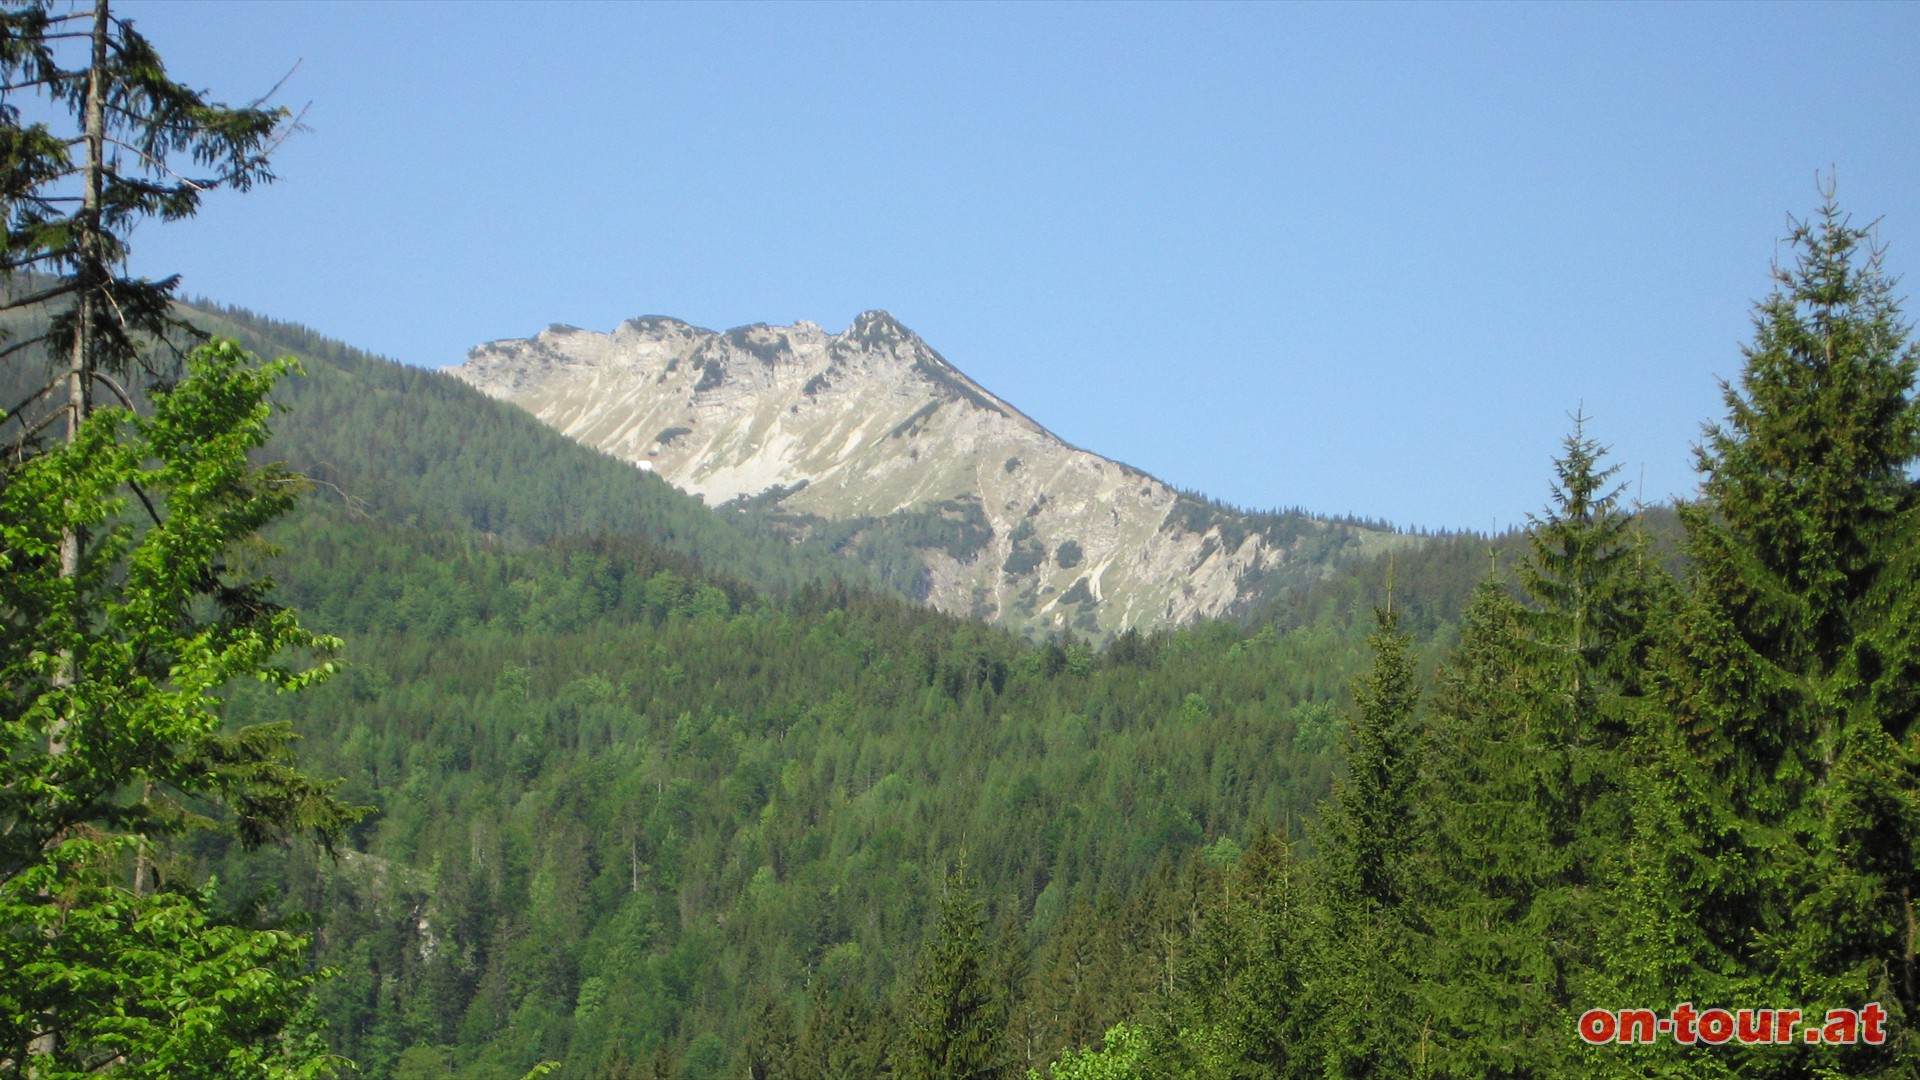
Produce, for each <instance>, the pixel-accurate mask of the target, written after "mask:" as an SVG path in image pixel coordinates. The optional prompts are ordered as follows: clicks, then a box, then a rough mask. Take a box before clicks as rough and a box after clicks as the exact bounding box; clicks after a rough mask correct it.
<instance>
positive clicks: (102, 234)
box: [0, 0, 357, 1078]
mask: <svg viewBox="0 0 1920 1080" xmlns="http://www.w3.org/2000/svg"><path fill="white" fill-rule="evenodd" d="M23 96H24V97H27V98H33V99H38V104H36V105H35V106H33V107H32V108H31V109H23V107H22V105H21V104H20V98H21V97H23ZM30 113H31V114H32V115H34V116H35V118H34V119H33V120H32V121H31V122H29V121H28V120H27V119H26V118H27V116H28V115H29V114H30ZM63 114H64V115H65V116H67V117H68V118H69V119H70V121H71V124H72V129H71V130H70V131H69V130H60V128H59V125H58V124H57V123H56V122H52V121H49V120H45V119H41V118H40V117H42V116H49V115H50V116H60V115H63ZM287 119H288V118H287V116H286V113H285V112H284V110H280V109H273V108H263V107H260V106H258V105H256V106H252V107H247V108H240V109H231V108H226V107H223V106H220V105H217V104H213V103H210V102H208V101H207V100H206V98H205V97H204V95H202V94H201V93H199V92H197V91H194V90H191V89H190V88H188V87H186V86H184V85H183V84H180V83H178V82H176V81H174V80H172V79H171V78H170V77H168V75H167V73H166V71H165V68H164V66H163V65H162V63H161V60H160V57H159V55H158V54H157V52H156V51H155V50H154V49H153V47H152V46H151V45H150V44H149V43H148V42H147V41H146V40H145V39H144V38H143V37H141V36H140V35H139V34H138V33H136V32H135V31H134V29H133V27H132V24H131V23H129V22H127V21H126V20H124V19H119V18H116V17H115V16H114V15H113V13H112V12H111V10H110V9H109V6H108V3H107V0H95V4H94V6H93V7H91V8H89V9H86V10H83V11H72V12H67V13H56V12H55V10H54V8H53V7H52V5H50V4H47V3H30V4H26V5H22V6H17V7H12V8H9V9H7V10H4V11H0V204H3V205H0V211H3V212H0V217H3V218H4V226H5V230H6V231H5V242H4V248H3V249H0V284H4V285H5V286H6V290H5V293H4V296H3V297H0V309H3V310H4V312H5V313H6V314H7V320H6V324H5V330H6V331H8V332H9V333H10V337H11V340H10V341H9V342H8V343H7V345H6V347H5V349H4V351H0V356H4V357H6V358H9V359H10V361H11V362H12V363H15V364H21V363H31V362H32V358H33V357H34V356H35V355H36V354H38V355H40V356H42V357H44V358H45V360H46V362H47V365H48V366H47V372H48V377H47V378H46V379H44V380H43V381H42V382H41V384H40V386H39V388H38V389H37V390H35V391H34V392H33V393H31V394H30V395H29V396H28V397H26V398H25V399H24V400H22V401H19V402H18V403H17V404H16V403H11V402H9V403H8V404H11V405H12V408H11V409H10V410H9V411H8V412H6V413H0V436H4V438H5V439H6V453H5V455H4V460H0V570H3V571H4V573H3V574H0V581H3V582H4V583H3V584H0V1076H32V1077H36V1078H53V1077H67V1076H76V1077H77V1076H83V1075H84V1076H93V1075H100V1074H102V1073H109V1074H111V1075H115V1076H156V1077H158V1076H168V1077H189V1076H207V1077H215V1076H219V1077H232V1076H262V1077H267V1076H271V1077H295V1076H301V1077H305V1076H321V1075H330V1074H332V1073H333V1072H334V1071H336V1067H337V1065H338V1064H339V1061H338V1059H337V1058H334V1057H333V1056H331V1055H330V1054H328V1053H326V1051H325V1048H324V1046H322V1045H321V1044H320V1043H319V1042H318V1040H317V1039H315V1038H314V1037H313V1036H312V1034H311V1032H310V1031H307V1033H306V1034H300V1032H302V1031H303V1030H305V1028H304V1026H303V1022H302V1019H301V1018H302V1016H303V1015H304V1014H305V1012H306V1011H307V1009H308V1007H309V1006H308V993H307V991H308V989H309V987H310V986H311V985H312V983H313V982H314V980H315V978H316V976H315V975H314V974H313V973H312V972H310V971H308V970H307V966H306V963H305V960H304V949H305V939H304V938H302V937H300V936H299V935H297V934H294V933H290V932H287V931H285V930H283V929H275V928H271V927H264V926H255V925H250V924H248V923H247V922H246V921H245V920H244V919H243V918H241V917H240V916H239V915H238V914H237V913H236V914H232V915H223V914H219V913H217V912H216V910H215V907H214V904H213V897H212V892H211V889H210V888H209V887H206V886H202V885H200V884H198V883H196V882H194V881H192V880H177V881H176V880H169V879H168V878H167V877H165V876H164V875H162V874H161V873H160V871H159V869H158V867H159V866H160V865H162V864H161V863H160V862H159V861H158V860H156V859H155V858H154V857H153V856H154V852H155V849H156V848H157V847H158V845H160V844H161V843H162V842H164V841H165V840H166V839H167V838H169V837H172V836H176V835H178V834H179V833H181V832H182V831H184V830H186V829H189V828H193V827H197V826H201V825H216V824H217V825H218V826H220V827H223V828H228V829H231V830H232V831H233V832H234V833H236V834H237V836H238V838H239V839H240V840H241V841H242V842H243V843H244V844H246V845H249V846H253V845H258V844H260V843H263V842H265V841H267V840H269V839H272V838H276V837H279V836H283V835H286V834H289V833H294V832H306V833H309V834H311V835H313V836H315V837H317V838H318V839H319V840H320V841H321V842H322V843H323V844H325V843H330V842H331V840H332V839H333V838H334V837H336V836H337V835H338V833H339V831H340V830H341V829H342V828H343V827H344V826H345V825H346V824H348V823H350V822H351V821H352V820H354V819H355V817H356V816H357V814H356V812H355V811H354V810H353V809H351V808H349V807H346V806H343V805H342V804H341V803H339V802H338V801H336V800H335V799H333V798H332V797H331V795H330V794H329V786H328V785H324V784H319V783H315V782H314V781H312V780H310V779H309V778H307V777H306V776H304V775H303V774H301V773H300V772H299V771H298V770H297V769H296V768H295V767H294V765H293V762H292V755H291V750H290V747H291V741H292V733H291V729H290V728H289V727H287V726H286V725H284V724H264V725H256V726H252V727H246V728H240V729H237V730H228V729H226V728H224V727H223V725H222V722H221V707H220V693H221V691H222V689H223V687H225V686H226V685H227V684H229V683H231V682H233V681H234V680H238V679H260V680H263V681H265V682H268V683H270V684H272V685H274V686H276V687H278V688H280V689H284V690H297V689H300V688H302V687H304V686H307V685H310V684H311V683H313V682H315V681H318V680H319V679H322V678H324V677H325V676H326V675H327V674H329V673H330V672H331V670H332V664H331V663H330V662H328V661H326V660H325V659H324V653H325V652H327V651H328V650H329V649H330V648H331V647H332V646H333V645H334V644H335V643H334V642H332V641H331V640H330V639H326V638H322V637H316V636H315V635H313V634H310V633H309V632H307V631H306V630H305V629H303V628H302V627H301V626H300V624H299V622H298V620H297V619H296V618H295V616H294V615H293V613H292V612H290V611H287V610H285V609H283V608H281V607H279V606H278V605H276V604H274V603H272V602H271V601H270V599H269V595H270V588H271V583H270V582H268V581H267V580H265V579H263V578H260V577H258V576H255V575H250V574H248V573H247V572H245V571H244V570H242V569H239V567H240V566H241V565H243V564H245V563H247V562H250V561H254V560H253V557H252V555H250V554H249V552H250V551H257V550H258V549H259V541H258V539H257V533H258V531H259V530H260V529H261V528H262V527H263V526H264V525H266V524H267V523H268V522H270V521H271V520H273V519H274V518H276V517H278V516H280V515H281V514H283V513H285V512H286V510H287V509H288V508H289V507H290V506H291V504H292V500H293V498H294V493H295V491H296V490H297V488H298V478H297V477H294V476H291V475H288V474H286V473H285V472H284V471H282V470H279V469H275V468H272V467H267V468H261V467H257V466H256V465H254V464H253V463H252V462H251V461H250V460H249V455H250V454H251V453H252V452H253V451H255V450H257V449H259V448H260V447H261V446H262V445H264V443H265V442H266V440H267V434H268V431H267V419H268V416H269V414H270V411H271V410H270V406H269V405H268V404H267V400H266V395H267V393H268V391H269V389H270V388H271V387H272V385H273V383H274V381H275V379H277V378H279V377H280V376H282V375H284V374H287V373H288V372H289V371H291V370H292V367H291V362H290V361H284V362H280V363H276V364H270V365H266V366H265V367H262V366H260V365H258V364H257V363H256V362H254V361H253V360H252V359H251V358H249V357H247V356H245V355H244V354H243V353H242V352H241V351H240V350H239V349H238V348H237V347H236V346H233V345H232V344H230V343H226V344H215V345H213V346H209V347H206V348H202V349H199V350H196V351H194V352H193V353H192V354H191V355H187V354H186V349H185V346H184V342H185V341H186V340H187V339H188V338H190V337H193V336H194V335H192V334H191V331H190V330H189V328H187V327H186V325H185V324H184V323H183V322H181V321H179V320H178V319H176V317H175V315H174V313H173V310H172V294H173V289H174V286H175V284H176V281H175V279H172V278H168V279H165V280H162V281H150V280H146V279H142V278H136V277H133V276H130V275H129V274H128V273H127V272H126V270H125V265H126V257H127V245H126V238H127V236H128V234H129V233H130V232H131V230H132V228H133V227H134V225H135V224H136V223H137V222H138V221H140V220H142V219H144V218H155V217H157V218H159V219H161V220H163V221H164V220H176V219H179V218H183V217H187V216H190V215H191V214H193V213H194V211H195V210H196V209H197V207H198V205H199V200H200V198H201V197H202V196H203V195H204V194H205V193H206V192H207V191H209V190H211V189H213V188H217V187H223V186H224V187H233V188H242V189H244V188H246V187H248V186H250V185H251V184H253V183H257V182H260V181H264V180H267V179H271V174H270V173H269V172H268V170H267V166H266V152H267V150H268V149H270V147H271V144H272V143H273V141H274V140H275V139H276V138H277V137H278V135H279V134H280V133H282V132H283V131H285V130H286V127H287V123H286V122H287ZM180 159H187V160H190V161H191V162H192V164H191V165H179V164H178V162H179V160H180ZM177 167H178V168H184V169H188V170H190V171H192V172H195V173H197V174H198V175H195V176H187V175H183V174H182V173H181V172H179V171H177ZM157 348H162V349H169V350H170V355H171V359H167V358H165V357H166V355H167V354H166V353H163V352H157V351H156V349H157ZM136 375H138V376H143V378H133V377H131V376H136ZM96 394H100V395H103V396H104V397H105V398H106V400H109V401H112V402H113V403H114V404H113V405H112V406H110V407H108V408H104V409H100V408H96V407H95V400H96ZM142 396H145V397H146V398H147V404H146V406H145V407H144V408H143V410H142V412H141V413H140V414H136V412H135V411H134V410H135V406H136V400H137V399H139V398H141V397H142ZM50 430H51V431H57V432H58V433H59V434H60V436H61V437H60V438H59V439H57V440H55V441H53V442H52V443H51V444H49V443H48V442H47V440H46V439H45V437H44V436H45V434H46V433H47V432H48V431H50Z"/></svg>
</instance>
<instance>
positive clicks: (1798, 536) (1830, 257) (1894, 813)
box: [1637, 188, 1920, 1075]
mask: <svg viewBox="0 0 1920 1080" xmlns="http://www.w3.org/2000/svg"><path fill="white" fill-rule="evenodd" d="M1791 240H1792V243H1793V246H1794V248H1795V250H1796V252H1797V259H1796V262H1795V263H1794V265H1793V266H1791V267H1783V268H1780V269H1777V270H1776V271H1775V278H1776V280H1777V282H1778V289H1777V290H1776V291H1775V293H1774V294H1773V295H1772V296H1770V297H1769V298H1767V299H1766V300H1765V301H1763V302H1762V303H1761V304H1759V305H1758V308H1757V311H1756V316H1755V320H1754V321H1755V333H1754V341H1753V344H1752V345H1751V346H1749V347H1748V348H1747V349H1746V367H1745V370H1744V372H1743V373H1742V375H1741V378H1740V382H1739V385H1738V386H1737V387H1735V386H1731V385H1730V386H1728V387H1726V390H1725V398H1726V404H1727V409H1728V417H1727V420H1726V421H1725V422H1724V423H1723V424H1719V425H1715V426H1712V427H1710V428H1708V430H1707V433H1706V438H1705V441H1704V443H1703V444H1702V446H1701V447H1700V450H1699V467H1700V470H1701V472H1702V474H1703V476H1704V482H1703V485H1702V498H1701V500H1700V502H1699V504H1698V505H1696V506H1694V507H1690V508H1687V509H1686V510H1685V511H1683V520H1684V522H1685V524H1686V528H1687V552H1688V554H1689V556H1690V557H1691V560H1692V563H1691V566H1692V569H1691V573H1690V584H1691V586H1692V588H1691V592H1690V596H1689V598H1688V600H1687V602H1686V603H1685V604H1684V605H1683V607H1682V609H1681V611H1680V612H1679V615H1678V617H1677V622H1676V629H1675V634H1674V639H1673V641H1674V643H1673V646H1672V648H1671V650H1670V654H1669V655H1668V656H1667V658H1666V660H1665V662H1664V663H1663V664H1662V671H1663V674H1664V681H1665V685H1664V688H1663V696H1664V698H1665V703H1666V707H1667V709H1668V710H1669V712H1670V715H1671V716H1672V718H1673V721H1674V726H1673V728H1672V730H1671V734H1668V733H1665V732H1661V731H1655V732H1652V733H1651V736H1650V741H1649V745H1650V746H1651V748H1652V749H1651V750H1650V752H1649V753H1650V761H1652V762H1653V763H1654V764H1656V765H1659V766H1662V767H1661V768H1660V769H1659V770H1657V771H1658V773H1659V775H1660V776H1661V777H1663V779H1662V780H1661V781H1660V787H1659V789H1658V791H1657V792H1656V794H1658V795H1659V796H1660V799H1661V803H1660V804H1658V805H1656V804H1653V803H1649V804H1648V805H1647V806H1646V813H1647V814H1648V815H1651V816H1663V817H1664V818H1665V819H1666V821H1665V822H1664V823H1663V825H1662V828H1663V829H1665V830H1673V829H1675V828H1676V827H1677V829H1678V832H1677V834H1676V835H1667V836H1665V837H1660V836H1658V835H1657V834H1656V835H1653V836H1650V837H1649V838H1648V842H1647V843H1646V844H1645V845H1644V850H1643V852H1642V863H1643V866H1642V868H1641V870H1640V872H1639V874H1638V879H1637V884H1638V886H1639V888H1640V890H1641V893H1642V895H1641V897H1640V903H1641V904H1642V905H1643V907H1644V908H1645V909H1646V910H1647V911H1648V912H1649V913H1652V914H1655V915H1658V914H1661V913H1665V914H1666V915H1667V917H1668V918H1672V917H1675V916H1676V915H1677V916H1679V917H1680V918H1682V919H1684V922H1682V923H1679V924H1673V923H1669V924H1668V925H1667V927H1666V929H1665V930H1661V931H1657V933H1656V935H1655V936H1656V937H1659V938H1663V939H1664V944H1665V947H1667V948H1670V949H1673V950H1675V951H1676V952H1677V953H1679V954H1680V955H1681V956H1682V957H1683V958H1684V962H1685V967H1684V968H1683V969H1678V970H1675V969H1669V970H1668V971H1666V972H1664V973H1659V972H1654V973H1653V974H1654V975H1655V977H1656V978H1664V979H1665V980H1667V981H1668V982H1669V984H1670V985H1667V986H1665V987H1663V988H1660V989H1665V990H1667V991H1669V992H1671V993H1674V994H1679V995H1682V997H1680V998H1676V999H1675V1000H1682V999H1684V997H1686V996H1694V997H1696V998H1699V999H1703V1000H1739V999H1742V998H1753V997H1755V996H1756V995H1758V996H1761V997H1768V996H1771V997H1778V996H1780V994H1781V993H1783V992H1786V991H1787V990H1788V988H1791V992H1792V993H1794V994H1797V995H1799V998H1800V1000H1801V1001H1802V1003H1803V1004H1804V1006H1806V1007H1808V1008H1809V1009H1812V1008H1824V1007H1829V1006H1855V1007H1857V1006H1859V1005H1861V1004H1862V1003H1864V1002H1865V1001H1869V1000H1874V999H1880V1000H1882V1001H1884V1002H1885V1003H1886V1006H1887V1008H1888V1009H1889V1011H1890V1012H1893V1013H1894V1014H1895V1016H1896V1029H1895V1030H1896V1032H1898V1031H1900V1030H1902V1028H1901V1026H1900V1020H1901V1019H1903V1018H1905V1017H1910V1016H1913V1015H1915V1011H1914V1010H1915V1007H1916V1005H1917V1004H1920V999H1916V996H1915V959H1914V957H1915V947H1916V940H1915V938H1916V933H1915V929H1914V928H1915V925H1916V923H1915V913H1914V908H1913V903H1914V899H1915V894H1916V892H1917V891H1920V859H1916V854H1920V851H1917V849H1916V840H1917V839H1920V757H1917V756H1916V746H1915V741H1914V740H1915V737H1916V735H1917V734H1920V730H1917V729H1916V728H1915V719H1916V712H1917V707H1920V619H1917V618H1916V616H1917V615H1920V612H1917V611H1916V601H1915V599H1914V592H1915V586H1914V582H1915V581H1916V580H1920V578H1917V577H1916V576H1915V574H1914V569H1915V565H1914V559H1915V556H1914V551H1915V548H1916V546H1920V531H1917V529H1916V525H1917V522H1916V515H1917V514H1920V490H1917V489H1916V486H1915V483H1914V480H1913V474H1912V470H1913V466H1914V464H1915V461H1916V457H1920V406H1917V405H1916V403H1915V400H1914V395H1913V387H1914V376H1915V369H1916V359H1917V358H1920V353H1917V352H1916V350H1915V348H1914V346H1913V345H1911V344H1909V343H1908V341H1907V334H1908V329H1909V328H1908V326H1907V324H1906V323H1905V322H1904V321H1903V320H1902V318H1901V315H1900V310H1899V306H1898V304H1897V303H1896V302H1895V300H1894V298H1893V295H1892V291H1891V290H1892V282H1891V281H1890V280H1889V279H1888V278H1887V277H1886V275H1885V274H1884V273H1883V271H1882V265H1881V257H1880V252H1879V250H1878V249H1876V248H1875V246H1874V244H1873V237H1872V235H1871V233H1870V231H1869V230H1867V229H1863V228H1860V227H1857V226H1855V225H1853V224H1852V222H1851V220H1850V219H1849V218H1848V217H1847V215H1845V214H1844V213H1843V212H1842V211H1841V210H1840V209H1839V207H1838V206H1837V205H1836V204H1835V202H1834V201H1833V198H1832V191H1831V189H1830V188H1829V190H1828V192H1827V201H1826V204H1825V205H1824V206H1823V207H1822V208H1821V210H1820V212H1819V213H1818V214H1817V215H1815V216H1814V217H1813V218H1812V219H1810V220H1807V221H1800V222H1795V223H1794V225H1793V229H1792V233H1791ZM1647 966H1648V967H1649V968H1652V967H1654V966H1656V965H1655V964H1654V963H1653V962H1652V961H1648V963H1647ZM1894 1043H1895V1045H1892V1046H1889V1047H1883V1048H1872V1047H1859V1048H1856V1049H1854V1050H1852V1051H1847V1052H1840V1053H1839V1057H1840V1058H1841V1059H1842V1060H1843V1061H1844V1062H1845V1064H1844V1066H1843V1067H1844V1068H1846V1069H1847V1070H1848V1071H1851V1072H1853V1073H1854V1074H1855V1075H1864V1074H1866V1073H1869V1072H1877V1071H1880V1070H1887V1069H1893V1070H1898V1069H1911V1068H1912V1067H1913V1064H1914V1060H1915V1058H1914V1055H1915V1054H1916V1052H1920V1047H1916V1046H1915V1044H1914V1042H1913V1040H1912V1039H1911V1038H1909V1037H1906V1036H1904V1035H1899V1036H1897V1037H1896V1039H1895V1040H1894ZM1835 1053H1836V1052H1834V1051H1820V1052H1819V1053H1818V1056H1817V1057H1816V1056H1815V1054H1814V1053H1812V1052H1809V1051H1807V1050H1806V1048H1805V1047H1801V1048H1797V1049H1796V1050H1794V1051H1791V1052H1789V1053H1787V1054H1783V1055H1773V1056H1771V1057H1769V1058H1768V1059H1766V1060H1767V1062H1769V1063H1771V1065H1772V1066H1774V1067H1776V1068H1777V1069H1778V1071H1779V1072H1780V1073H1782V1074H1784V1075H1805V1074H1806V1072H1807V1071H1808V1070H1813V1069H1816V1068H1830V1067H1833V1065H1832V1060H1831V1055H1834V1054H1835ZM1895 1061H1900V1062H1904V1063H1905V1064H1900V1065H1896V1064H1894V1062H1895ZM1902 1075H1905V1073H1902Z"/></svg>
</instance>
